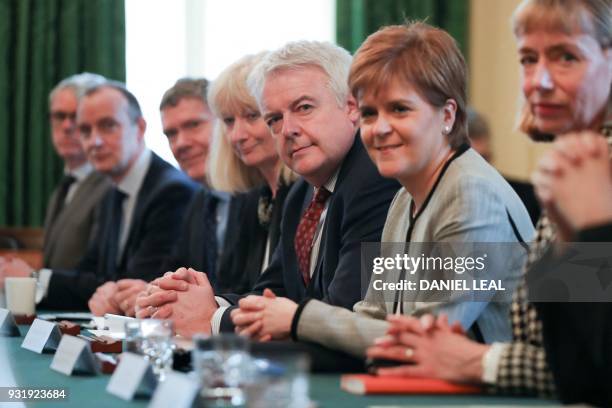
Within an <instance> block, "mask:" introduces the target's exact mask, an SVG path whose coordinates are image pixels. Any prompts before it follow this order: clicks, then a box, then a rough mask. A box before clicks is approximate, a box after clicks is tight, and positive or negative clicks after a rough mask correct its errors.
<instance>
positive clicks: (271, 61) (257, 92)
mask: <svg viewBox="0 0 612 408" xmlns="http://www.w3.org/2000/svg"><path fill="white" fill-rule="evenodd" d="M351 61H352V57H351V54H350V53H349V52H348V51H347V50H345V49H344V48H342V47H339V46H337V45H335V44H332V43H329V42H320V41H295V42H290V43H287V44H286V45H285V46H283V47H282V48H280V49H278V50H276V51H273V52H271V53H270V54H268V55H267V56H266V58H264V59H263V60H262V61H261V62H260V63H259V64H258V65H257V66H256V67H255V68H254V69H253V71H252V72H251V74H250V75H249V78H248V80H247V85H248V87H249V89H250V91H251V94H252V95H253V96H254V97H255V100H256V101H257V104H258V105H259V106H260V107H261V98H262V94H263V88H264V85H265V81H266V78H267V77H268V75H270V74H272V73H274V72H278V71H280V70H284V69H299V68H302V67H305V66H306V67H308V66H314V67H319V68H321V69H322V70H323V71H324V72H325V74H327V77H328V78H329V81H328V83H327V85H328V86H329V88H330V90H331V91H332V92H333V93H334V96H335V97H336V101H337V102H338V106H340V107H342V106H344V105H346V101H347V99H348V97H349V94H350V91H349V87H348V75H349V69H350V66H351Z"/></svg>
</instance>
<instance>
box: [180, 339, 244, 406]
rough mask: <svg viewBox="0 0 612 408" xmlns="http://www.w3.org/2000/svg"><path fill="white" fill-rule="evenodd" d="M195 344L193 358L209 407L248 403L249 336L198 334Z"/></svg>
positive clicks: (204, 399)
mask: <svg viewBox="0 0 612 408" xmlns="http://www.w3.org/2000/svg"><path fill="white" fill-rule="evenodd" d="M194 345H195V348H194V350H193V352H192V361H193V364H194V369H195V371H196V373H197V376H198V378H199V379H200V381H201V384H202V391H201V393H200V396H201V398H202V400H203V402H204V404H205V406H207V407H209V406H215V407H236V406H244V405H245V404H246V399H245V392H244V387H245V385H246V384H247V383H248V382H249V381H251V372H252V366H251V357H250V356H249V343H248V339H246V338H244V337H241V336H237V335H234V334H221V335H218V336H213V337H206V336H196V337H195V338H194Z"/></svg>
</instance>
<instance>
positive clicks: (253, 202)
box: [215, 183, 291, 294]
mask: <svg viewBox="0 0 612 408" xmlns="http://www.w3.org/2000/svg"><path fill="white" fill-rule="evenodd" d="M290 187H291V186H288V185H286V184H283V183H281V185H280V186H279V187H278V190H277V191H276V197H275V198H274V207H273V209H272V214H271V217H270V224H269V225H268V226H267V227H264V226H262V225H261V223H260V222H259V217H258V214H257V213H258V208H259V199H260V197H262V196H263V195H264V194H268V193H269V188H268V187H267V186H264V187H261V188H254V189H252V190H251V191H249V192H247V193H245V194H240V195H239V199H240V200H241V202H242V208H241V214H240V217H239V218H237V217H235V221H236V225H235V226H233V227H232V230H231V235H232V236H231V242H229V243H227V245H226V251H225V252H224V253H223V255H222V257H221V261H220V264H219V270H218V273H217V285H216V286H215V292H216V293H234V294H243V293H246V292H248V291H250V290H251V288H253V286H255V284H256V283H257V281H258V280H259V277H260V275H261V266H262V264H263V260H264V256H265V252H266V242H267V240H268V236H269V237H270V249H269V251H270V254H269V255H270V256H269V258H268V259H271V254H272V253H273V251H274V248H276V245H277V244H278V240H279V239H280V225H281V218H282V213H283V204H284V202H285V198H286V197H287V193H288V192H289V189H290ZM229 227H230V226H229V223H228V234H229V233H230V229H229ZM226 239H227V238H226Z"/></svg>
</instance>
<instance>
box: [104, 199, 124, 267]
mask: <svg viewBox="0 0 612 408" xmlns="http://www.w3.org/2000/svg"><path fill="white" fill-rule="evenodd" d="M126 197H127V195H126V194H125V193H123V192H121V191H119V189H117V188H113V190H112V191H111V208H110V210H111V211H110V216H109V220H108V235H107V236H106V239H107V243H106V248H107V251H106V274H107V277H109V278H110V277H113V278H114V277H115V271H116V269H117V264H118V256H119V240H120V238H121V237H120V235H119V234H120V232H121V223H122V222H123V200H124V199H125V198H126Z"/></svg>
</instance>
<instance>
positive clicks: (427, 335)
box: [367, 314, 489, 383]
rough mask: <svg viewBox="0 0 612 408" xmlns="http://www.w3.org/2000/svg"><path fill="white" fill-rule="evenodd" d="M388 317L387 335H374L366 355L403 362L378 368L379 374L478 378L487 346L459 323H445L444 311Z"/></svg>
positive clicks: (465, 380) (446, 319)
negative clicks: (476, 340)
mask: <svg viewBox="0 0 612 408" xmlns="http://www.w3.org/2000/svg"><path fill="white" fill-rule="evenodd" d="M387 321H388V322H389V328H388V330H387V333H386V335H385V336H383V337H380V338H378V339H376V341H375V343H374V345H373V346H371V347H369V348H368V350H367V356H368V357H370V358H374V359H386V360H395V361H397V362H398V363H402V364H400V365H398V366H397V367H391V368H380V369H378V374H379V375H383V376H406V377H424V378H438V379H443V380H447V381H454V382H469V383H478V382H480V381H481V377H482V356H483V355H484V353H485V352H486V351H487V350H488V347H489V346H487V345H484V344H480V343H476V342H474V341H472V340H470V339H469V338H468V337H467V336H466V335H465V333H464V331H463V329H462V328H461V325H459V324H458V323H454V324H452V325H450V324H449V323H448V318H447V316H446V315H444V314H442V315H440V316H438V317H434V316H432V315H424V316H422V317H421V318H416V317H411V316H398V315H389V316H388V317H387Z"/></svg>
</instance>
